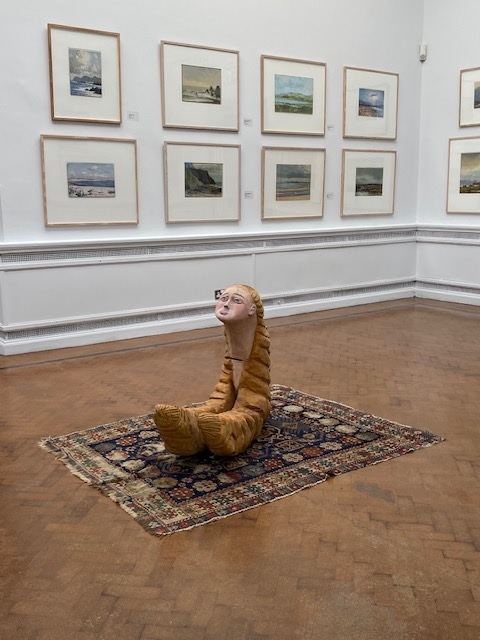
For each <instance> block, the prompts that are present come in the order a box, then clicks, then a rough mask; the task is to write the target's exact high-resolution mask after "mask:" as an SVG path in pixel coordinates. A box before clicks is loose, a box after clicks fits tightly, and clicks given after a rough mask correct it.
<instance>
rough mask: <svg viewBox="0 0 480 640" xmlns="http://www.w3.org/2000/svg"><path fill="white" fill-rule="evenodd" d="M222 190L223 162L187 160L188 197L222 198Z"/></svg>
mask: <svg viewBox="0 0 480 640" xmlns="http://www.w3.org/2000/svg"><path fill="white" fill-rule="evenodd" d="M222 192H223V164H222V163H221V162H205V163H203V162H202V163H200V162H185V197H186V198H221V197H222Z"/></svg>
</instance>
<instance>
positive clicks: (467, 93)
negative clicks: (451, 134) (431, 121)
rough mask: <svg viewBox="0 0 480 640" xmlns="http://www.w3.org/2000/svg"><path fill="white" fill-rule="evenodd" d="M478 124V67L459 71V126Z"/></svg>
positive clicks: (479, 107)
mask: <svg viewBox="0 0 480 640" xmlns="http://www.w3.org/2000/svg"><path fill="white" fill-rule="evenodd" d="M478 125H480V67H476V68H473V69H462V70H461V71H460V100H459V114H458V126H459V127H476V126H478Z"/></svg>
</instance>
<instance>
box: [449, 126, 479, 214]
mask: <svg viewBox="0 0 480 640" xmlns="http://www.w3.org/2000/svg"><path fill="white" fill-rule="evenodd" d="M447 213H475V214H479V213H480V137H474V138H450V140H449V145H448V187H447Z"/></svg>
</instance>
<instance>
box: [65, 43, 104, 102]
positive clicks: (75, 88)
mask: <svg viewBox="0 0 480 640" xmlns="http://www.w3.org/2000/svg"><path fill="white" fill-rule="evenodd" d="M68 61H69V73H70V95H72V96H84V97H88V98H101V97H102V53H101V51H89V50H88V49H72V48H69V50H68Z"/></svg>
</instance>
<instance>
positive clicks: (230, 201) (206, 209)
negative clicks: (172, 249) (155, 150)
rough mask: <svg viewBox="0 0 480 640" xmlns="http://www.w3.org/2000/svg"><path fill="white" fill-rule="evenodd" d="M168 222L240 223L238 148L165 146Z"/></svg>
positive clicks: (190, 144) (201, 144)
mask: <svg viewBox="0 0 480 640" xmlns="http://www.w3.org/2000/svg"><path fill="white" fill-rule="evenodd" d="M164 177H165V215H166V222H167V223H188V222H195V223H196V222H237V221H238V220H240V145H236V144H208V143H188V142H165V143H164Z"/></svg>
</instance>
